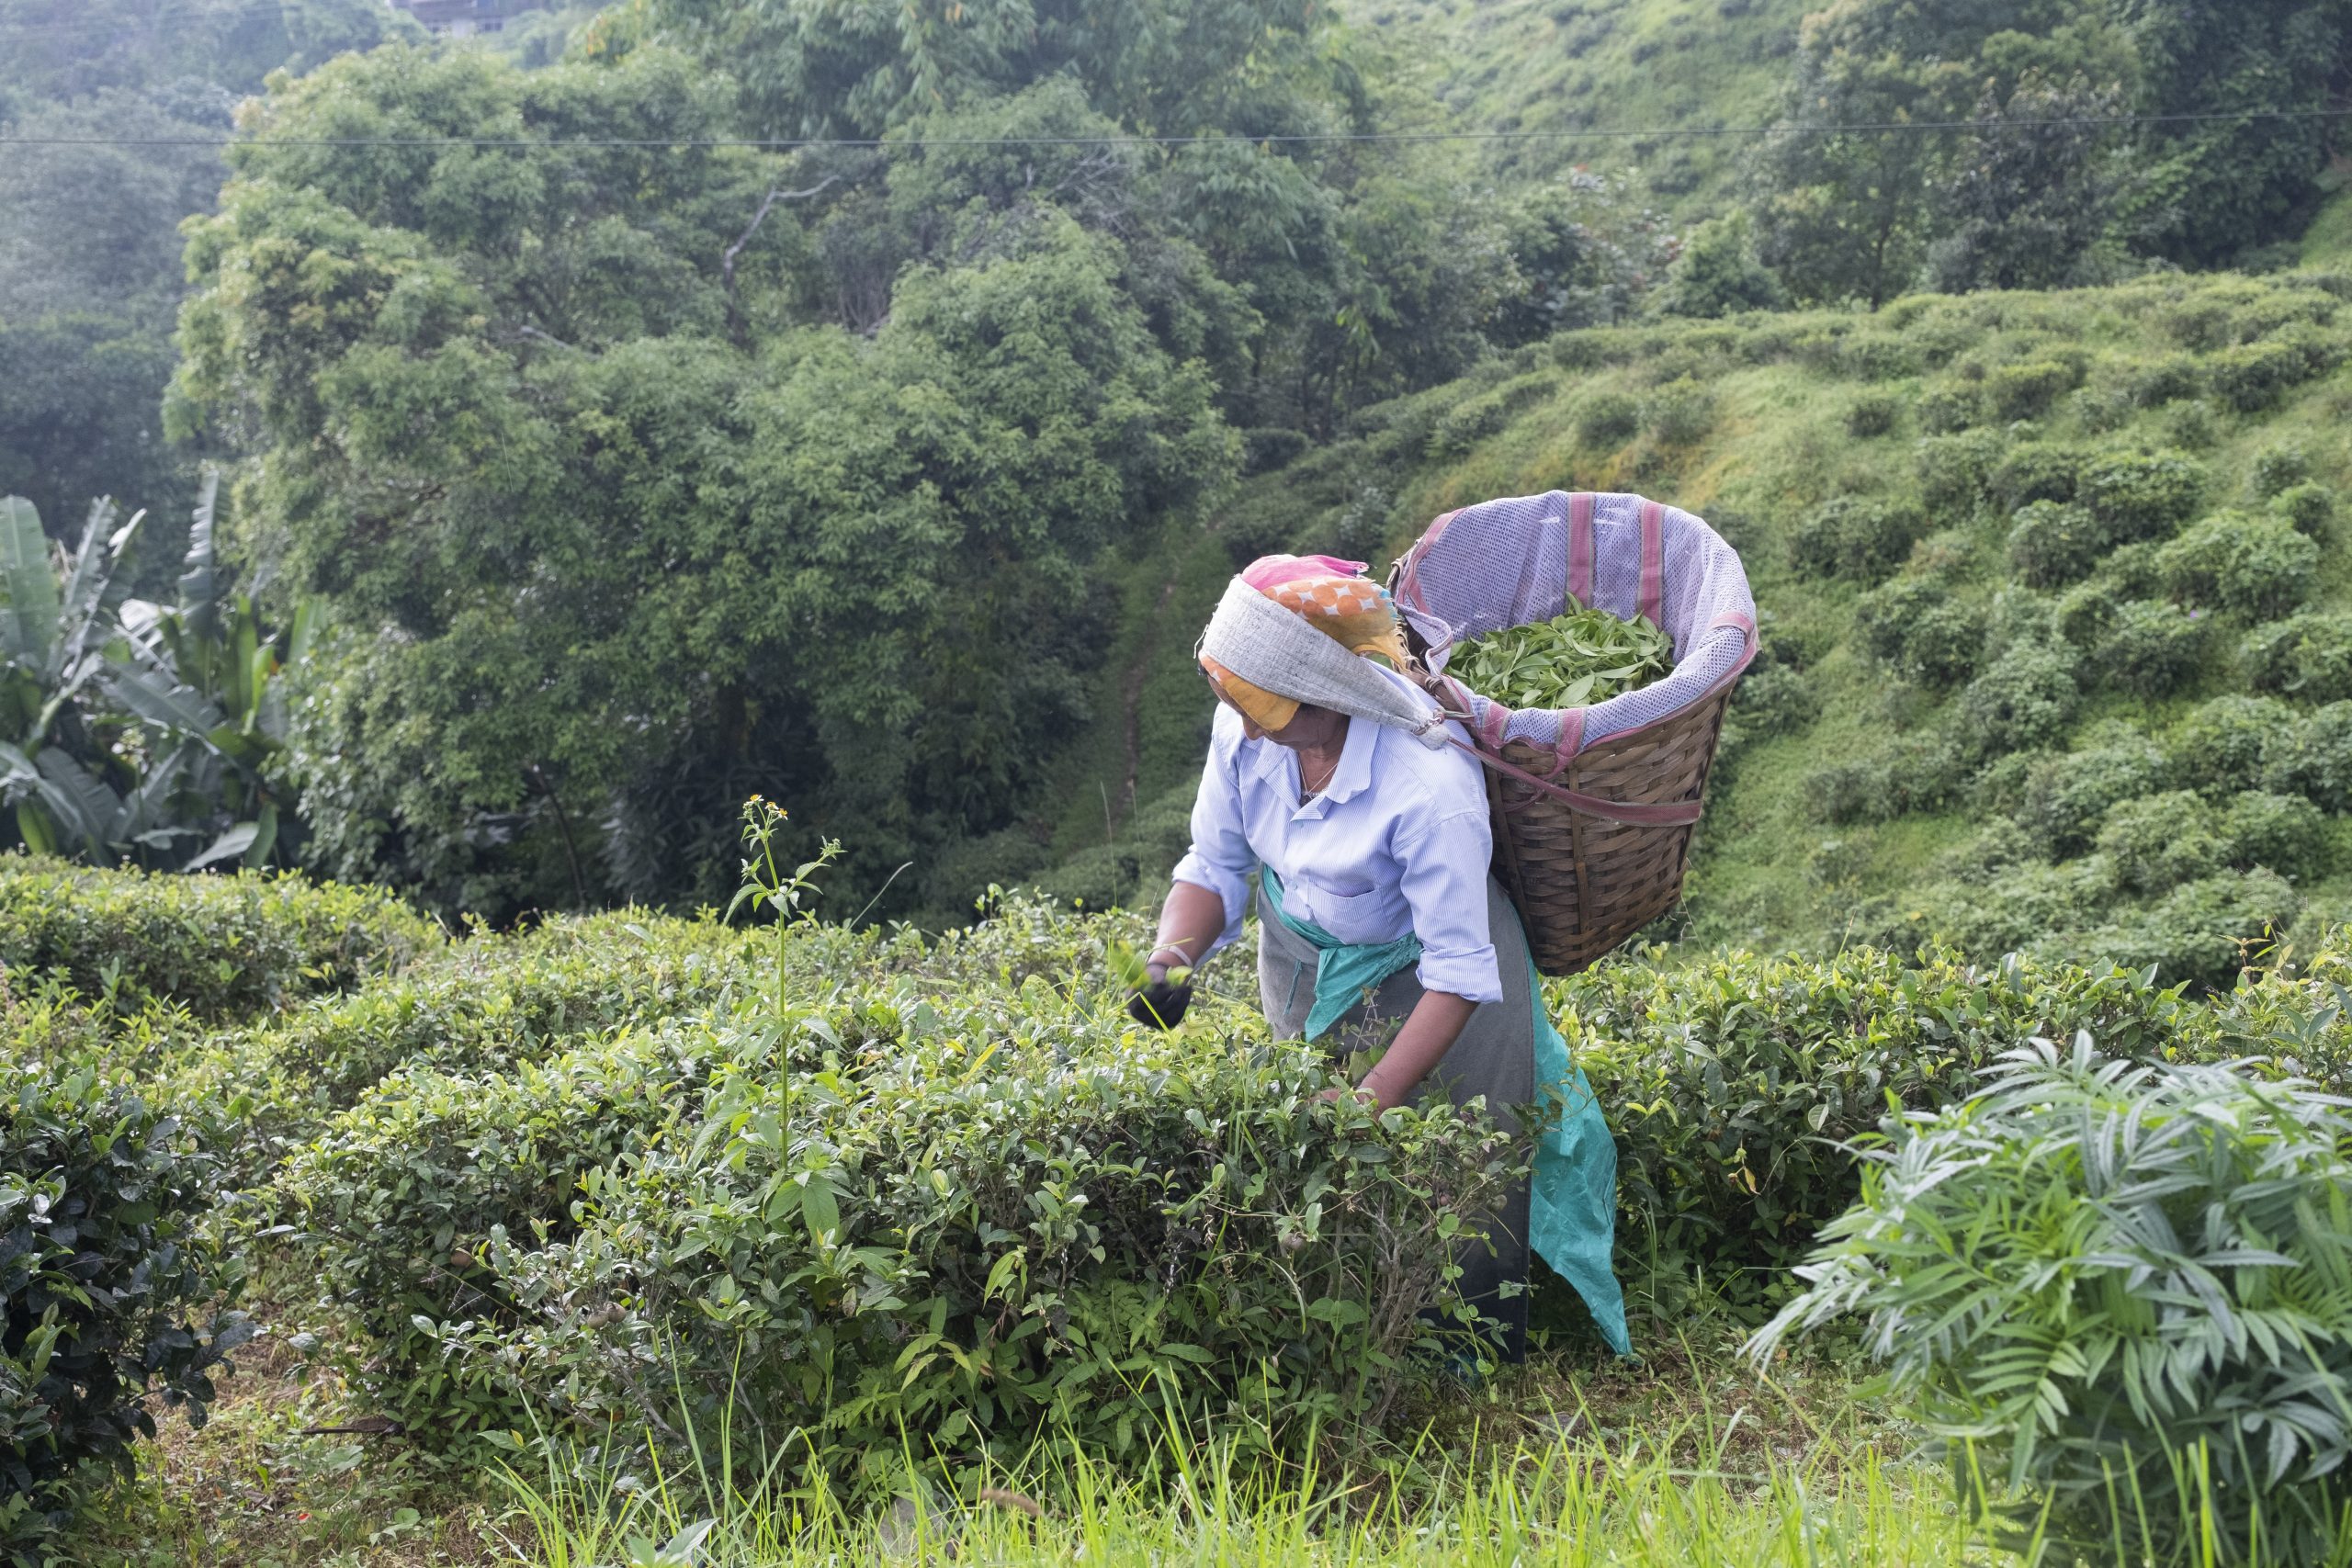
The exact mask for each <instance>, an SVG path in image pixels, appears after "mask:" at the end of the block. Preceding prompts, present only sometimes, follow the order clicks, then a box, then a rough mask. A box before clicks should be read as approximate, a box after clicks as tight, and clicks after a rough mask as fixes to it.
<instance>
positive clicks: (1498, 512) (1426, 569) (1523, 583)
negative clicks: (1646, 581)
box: [1397, 490, 1756, 749]
mask: <svg viewBox="0 0 2352 1568" xmlns="http://www.w3.org/2000/svg"><path fill="white" fill-rule="evenodd" d="M1643 504H1644V503H1643V498H1642V497H1640V496H1638V495H1629V494H1625V493H1623V492H1613V493H1604V494H1600V495H1597V496H1595V497H1594V500H1593V573H1592V586H1593V593H1592V597H1593V602H1594V603H1595V604H1599V605H1600V608H1602V609H1604V610H1606V611H1608V612H1609V613H1610V614H1611V615H1619V616H1623V617H1624V618H1626V619H1631V618H1632V617H1633V616H1634V614H1635V613H1636V612H1637V610H1638V608H1639V603H1640V597H1641V570H1642V530H1641V515H1642V506H1643ZM1568 511H1569V501H1568V493H1567V492H1566V491H1557V490H1555V491H1549V492H1547V493H1545V494H1543V495H1525V496H1512V497H1509V498H1506V499H1504V500H1500V501H1487V502H1480V503H1479V504H1477V505H1476V506H1465V507H1464V508H1463V509H1462V510H1461V511H1459V512H1456V513H1453V514H1452V515H1451V516H1449V517H1446V518H1443V519H1441V520H1440V522H1439V523H1438V524H1434V525H1431V527H1430V533H1428V534H1424V535H1423V536H1421V542H1420V543H1419V545H1416V546H1415V547H1414V551H1413V554H1411V555H1408V556H1407V557H1406V558H1405V570H1403V571H1401V572H1400V573H1399V579H1400V581H1399V583H1398V588H1399V592H1398V594H1397V603H1398V607H1399V608H1400V609H1402V610H1403V611H1404V613H1405V616H1406V618H1407V619H1408V620H1409V621H1410V622H1412V624H1413V626H1414V628H1415V629H1416V630H1417V631H1419V633H1420V635H1421V637H1422V638H1423V640H1425V641H1426V642H1427V643H1428V644H1429V646H1430V654H1429V662H1430V668H1431V669H1433V670H1437V671H1443V669H1444V668H1445V660H1446V659H1447V658H1448V657H1449V656H1450V655H1451V654H1452V652H1453V644H1454V642H1456V641H1457V640H1461V639H1466V638H1469V637H1483V636H1485V635H1486V634H1487V633H1488V632H1490V631H1494V630H1496V629H1497V628H1498V627H1501V626H1524V625H1526V624H1527V623H1528V622H1530V621H1544V620H1549V619H1551V618H1552V617H1553V616H1554V615H1558V614H1559V613H1560V611H1561V610H1562V608H1563V607H1564V606H1565V604H1566V599H1567V585H1568ZM1663 524H1664V527H1663V542H1664V549H1663V565H1664V569H1665V570H1664V576H1663V582H1664V589H1665V592H1664V604H1663V607H1662V615H1663V621H1662V625H1663V626H1664V627H1665V629H1666V633H1667V635H1668V637H1671V638H1672V639H1673V642H1674V659H1675V664H1674V672H1673V673H1672V674H1671V675H1668V677H1667V678H1666V679H1665V680H1663V681H1659V682H1655V683H1654V684H1651V685H1647V686H1644V687H1643V688H1642V689H1641V690H1639V691H1635V692H1627V693H1625V694H1623V695H1622V696H1616V697H1611V698H1610V699H1609V700H1608V701H1607V702H1605V703H1598V704H1595V705H1593V706H1591V707H1589V708H1587V709H1585V710H1584V729H1583V733H1582V736H1581V739H1580V740H1579V742H1578V748H1579V749H1581V748H1582V747H1583V746H1589V745H1590V744H1591V743H1592V742H1594V741H1596V740H1599V739H1602V738H1603V737H1605V736H1611V735H1622V734H1623V733H1625V732H1626V731H1627V730H1630V729H1638V728H1641V727H1642V726H1644V725H1645V724H1652V723H1655V722H1657V720H1659V719H1662V718H1666V717H1668V716H1670V715H1672V714H1674V713H1676V712H1678V711H1679V710H1680V709H1682V708H1684V707H1686V706H1688V705H1691V703H1694V702H1696V701H1698V700H1699V699H1700V698H1701V697H1703V696H1705V695H1706V694H1708V693H1709V692H1711V691H1713V690H1714V688H1715V687H1717V686H1718V685H1720V684H1721V683H1722V682H1724V681H1725V680H1727V679H1729V678H1730V677H1731V676H1733V675H1735V674H1736V673H1737V672H1738V671H1740V670H1741V669H1742V668H1743V667H1744V666H1745V665H1746V664H1747V660H1748V659H1749V657H1750V656H1751V655H1752V654H1753V652H1754V649H1755V646H1756V633H1755V626H1756V600H1755V598H1754V596H1753V595H1751V594H1750V593H1749V592H1748V589H1747V571H1746V570H1744V569H1743V568H1742V567H1741V566H1740V564H1739V554H1738V552H1737V551H1736V550H1734V549H1733V548H1732V547H1730V546H1729V545H1727V544H1725V543H1724V541H1723V538H1722V536H1720V535H1718V534H1717V533H1716V532H1715V531H1714V530H1713V528H1710V527H1708V526H1707V525H1706V524H1704V523H1703V522H1702V521H1700V520H1699V519H1698V518H1696V517H1693V516H1692V515H1691V513H1687V512H1684V511H1681V510H1680V509H1679V508H1677V507H1672V506H1669V507H1667V508H1665V509H1664V517H1663ZM1432 536H1434V537H1432ZM1416 591H1417V592H1416ZM1726 617H1729V618H1731V619H1730V620H1729V622H1728V623H1727V622H1726V619H1725V618H1726ZM1470 702H1471V714H1472V716H1473V718H1474V719H1475V720H1476V721H1478V723H1474V724H1473V726H1472V728H1473V729H1474V730H1476V729H1478V728H1479V725H1480V724H1483V723H1484V722H1485V721H1486V720H1487V716H1488V710H1489V709H1490V708H1491V707H1492V706H1493V705H1492V704H1490V703H1488V702H1487V699H1486V698H1484V697H1480V696H1476V695H1473V696H1472V697H1471V699H1470ZM1561 728H1562V719H1561V714H1560V711H1559V710H1556V709H1542V710H1533V709H1531V710H1529V711H1526V712H1513V713H1511V715H1510V717H1509V719H1508V720H1507V721H1506V722H1505V724H1504V726H1503V735H1504V738H1505V739H1511V740H1526V741H1529V742H1532V743H1533V744H1535V745H1539V746H1550V747H1557V746H1558V745H1559V743H1560V734H1561Z"/></svg>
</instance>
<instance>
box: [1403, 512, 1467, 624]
mask: <svg viewBox="0 0 2352 1568" xmlns="http://www.w3.org/2000/svg"><path fill="white" fill-rule="evenodd" d="M1461 515H1462V509H1461V508H1460V507H1458V506H1457V507H1455V508H1454V509H1453V511H1451V512H1448V513H1444V514H1443V515H1442V516H1440V517H1439V518H1438V520H1437V521H1436V522H1434V523H1432V524H1430V525H1429V531H1428V532H1427V533H1425V534H1423V535H1422V536H1420V538H1419V540H1417V541H1415V543H1414V545H1413V547H1412V548H1411V549H1409V550H1408V551H1406V552H1405V558H1404V559H1403V560H1401V561H1399V562H1397V592H1399V593H1402V594H1403V595H1404V596H1405V597H1406V598H1407V599H1409V600H1410V601H1412V604H1413V608H1414V609H1416V610H1419V612H1421V614H1423V615H1428V614H1429V613H1430V606H1429V601H1428V600H1426V599H1424V598H1422V597H1421V558H1422V557H1423V556H1425V555H1427V554H1429V550H1430V546H1431V545H1434V544H1436V543H1437V540H1438V536H1439V535H1441V534H1442V533H1444V532H1445V525H1447V524H1449V523H1451V522H1453V520H1454V519H1455V518H1456V517H1459V516H1461Z"/></svg>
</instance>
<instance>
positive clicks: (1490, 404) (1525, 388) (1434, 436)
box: [1427, 370, 1560, 458]
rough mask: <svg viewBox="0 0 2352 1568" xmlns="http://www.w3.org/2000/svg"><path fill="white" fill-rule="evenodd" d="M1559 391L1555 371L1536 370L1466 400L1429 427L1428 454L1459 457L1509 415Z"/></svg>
mask: <svg viewBox="0 0 2352 1568" xmlns="http://www.w3.org/2000/svg"><path fill="white" fill-rule="evenodd" d="M1559 389H1560V378H1559V376H1558V374H1557V373H1556V372H1555V371H1549V370H1545V371H1538V372H1537V373H1535V374H1533V375H1530V376H1521V377H1517V378H1513V379H1511V380H1509V381H1506V382H1504V383H1503V384H1502V385H1501V386H1499V387H1497V388H1495V389H1493V390H1492V391H1488V392H1483V393H1481V394H1479V395H1478V396H1477V397H1475V398H1468V399H1465V400H1463V401H1461V402H1459V403H1457V404H1455V405H1454V406H1453V408H1451V409H1449V410H1447V411H1446V412H1444V413H1442V414H1440V415H1439V416H1438V418H1437V420H1436V422H1435V423H1433V424H1431V425H1430V434H1429V444H1428V448H1427V450H1428V455H1429V456H1430V457H1439V458H1443V457H1459V456H1460V455H1461V454H1463V453H1464V452H1467V451H1469V450H1470V448H1471V447H1473V446H1476V445H1477V444H1478V443H1479V442H1481V441H1483V440H1485V439H1486V438H1487V436H1489V435H1492V434H1495V433H1496V432H1497V431H1498V430H1501V429H1502V428H1503V427H1504V426H1506V425H1508V424H1509V423H1510V422H1511V418H1512V416H1513V415H1515V414H1517V413H1519V412H1521V410H1522V409H1526V408H1528V407H1530V406H1532V404H1535V403H1538V402H1541V401H1542V400H1544V399H1545V398H1547V397H1550V396H1551V395H1552V394H1553V393H1554V392H1556V391H1558V390H1559Z"/></svg>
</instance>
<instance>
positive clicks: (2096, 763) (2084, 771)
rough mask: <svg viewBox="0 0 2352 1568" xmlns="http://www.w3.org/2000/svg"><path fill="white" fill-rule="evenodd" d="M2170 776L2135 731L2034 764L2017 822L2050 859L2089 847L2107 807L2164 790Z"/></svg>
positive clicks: (2168, 769)
mask: <svg viewBox="0 0 2352 1568" xmlns="http://www.w3.org/2000/svg"><path fill="white" fill-rule="evenodd" d="M2171 776H2172V770H2171V766H2170V764H2169V762H2168V761H2166V760H2165V755H2164V753H2163V752H2161V751H2159V750H2157V749H2156V746H2155V743H2154V741H2151V740H2149V739H2147V738H2146V737H2145V736H2143V735H2140V734H2138V733H2136V732H2131V733H2128V734H2124V735H2118V736H2116V737H2115V738H2114V739H2110V740H2109V742H2108V743H2107V744H2105V745H2098V746H2090V747H2086V748H2085V749H2084V750H2080V751H2074V752H2070V753H2068V754H2066V755H2064V756H2062V757H2046V758H2043V759H2041V760H2040V761H2036V762H2035V763H2034V764H2033V765H2032V768H2031V770H2030V772H2029V773H2027V775H2026V782H2025V789H2024V798H2023V799H2022V801H2021V802H2020V803H2019V806H2018V821H2019V823H2020V824H2022V825H2023V826H2024V827H2025V829H2026V830H2027V831H2029V832H2030V833H2031V834H2033V835H2034V837H2035V838H2036V839H2038V840H2040V841H2041V843H2042V845H2043V846H2044V847H2045V849H2046V850H2047V852H2049V853H2051V854H2052V855H2071V854H2077V853H2080V852H2083V851H2085V850H2086V849H2088V848H2090V845H2091V840H2093V839H2094V838H2096V837H2097V836H2098V829H2099V825H2100V824H2101V823H2102V822H2103V821H2105V820H2106V818H2107V814H2108V812H2109V809H2110V808H2112V807H2115V806H2117V805H2118V804H2120V802H2123V801H2126V800H2131V799H2133V798H2135V797H2136V796H2140V795H2153V794H2154V793H2156V792H2157V791H2159V790H2161V789H2163V788H2164V787H2165V784H2166V783H2167V782H2168V781H2169V780H2170V778H2171Z"/></svg>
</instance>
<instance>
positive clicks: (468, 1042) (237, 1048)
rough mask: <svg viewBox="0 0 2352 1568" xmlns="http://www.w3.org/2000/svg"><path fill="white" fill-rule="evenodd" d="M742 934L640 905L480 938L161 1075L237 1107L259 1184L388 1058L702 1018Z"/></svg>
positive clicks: (736, 963) (474, 1056)
mask: <svg viewBox="0 0 2352 1568" xmlns="http://www.w3.org/2000/svg"><path fill="white" fill-rule="evenodd" d="M751 941H752V939H750V938H747V936H746V934H745V933H743V932H741V931H730V930H729V929H728V928H726V927H724V926H719V925H716V924H712V923H709V922H697V921H689V920H680V919H666V918H662V917H658V916H651V915H646V914H642V913H640V912H637V911H628V912H623V913H618V914H612V915H599V916H595V917H593V918H590V919H569V920H564V921H560V922H558V923H555V924H550V925H547V926H543V927H540V928H539V929H538V930H537V931H531V932H527V933H526V934H524V935H522V936H520V937H513V938H507V937H495V936H491V935H488V934H486V933H478V934H477V935H475V936H474V937H473V938H472V939H471V940H469V941H466V942H457V943H453V944H451V945H450V946H449V947H447V948H446V949H444V950H442V951H440V952H438V953H434V954H432V955H431V956H429V957H427V958H425V959H423V960H420V961H418V962H416V963H414V964H411V965H410V966H409V967H408V968H407V969H406V970H404V971H402V972H401V974H400V975H399V976H394V977H392V978H390V979H388V980H385V981H382V982H379V983H378V984H376V985H372V986H368V987H364V988H362V989H361V990H359V991H356V992H355V993H353V994H351V995H349V996H345V997H336V998H322V999H318V1000H314V1001H312V1002H310V1003H308V1004H307V1005H305V1006H304V1007H302V1008H300V1009H299V1010H294V1011H291V1012H288V1013H286V1014H283V1015H281V1016H280V1017H279V1018H277V1020H274V1021H271V1022H270V1023H269V1024H267V1025H266V1026H264V1027H261V1028H256V1029H249V1030H237V1031H231V1032H225V1033H222V1034H220V1035H219V1036H217V1037H216V1038H214V1039H212V1040H209V1041H208V1042H206V1043H203V1044H202V1045H201V1046H200V1047H198V1048H196V1049H183V1050H180V1051H178V1052H176V1053H175V1054H174V1055H172V1056H171V1057H170V1058H169V1059H168V1061H166V1062H164V1064H162V1066H161V1068H160V1070H162V1071H164V1073H165V1074H166V1075H167V1076H168V1077H169V1078H170V1079H171V1081H173V1082H174V1083H175V1085H177V1086H178V1087H179V1089H181V1091H182V1092H183V1093H184V1094H187V1095H191V1096H193V1095H198V1094H201V1095H204V1096H207V1097H209V1098H210V1099H211V1100H213V1102H214V1103H217V1104H219V1105H220V1106H221V1107H223V1108H224V1109H225V1110H227V1111H229V1112H230V1113H231V1115H232V1119H233V1121H234V1122H235V1124H236V1126H237V1129H238V1134H239V1135H238V1141H237V1149H236V1153H235V1156H234V1159H235V1163H236V1166H237V1168H238V1170H239V1172H240V1173H241V1174H243V1175H244V1176H247V1177H249V1178H251V1179H259V1178H260V1176H261V1175H262V1173H263V1172H265V1171H266V1169H267V1168H268V1167H269V1165H270V1164H271V1163H272V1162H273V1161H274V1160H275V1159H276V1158H277V1156H278V1155H279V1154H280V1153H281V1152H282V1149H281V1147H280V1145H282V1144H283V1143H284V1142H285V1141H286V1140H288V1139H300V1138H306V1137H308V1136H310V1135H311V1133H313V1132H314V1131H315V1130H316V1129H317V1127H318V1125H319V1123H320V1122H322V1120H323V1119H324V1118H325V1117H327V1116H328V1115H330V1114H332V1113H333V1112H334V1111H339V1110H342V1109H344V1108H345V1107H348V1106H350V1105H351V1104H352V1103H353V1102H354V1101H355V1100H357V1099H358V1097H359V1095H360V1093H361V1092H362V1091H363V1090H365V1089H368V1087H369V1086H370V1085H372V1084H374V1083H376V1082H377V1081H378V1080H379V1079H381V1078H383V1077H385V1076H386V1075H388V1074H390V1073H391V1072H392V1071H393V1070H394V1069H396V1068H400V1067H403V1066H405V1067H410V1068H424V1067H434V1068H439V1069H442V1070H445V1071H449V1072H458V1073H498V1072H504V1071H507V1070H509V1069H510V1068H512V1067H514V1066H517V1065H518V1064H521V1063H526V1062H537V1061H541V1060H544V1059H546V1058H548V1057H550V1056H553V1055H559V1054H560V1053H561V1052H562V1051H564V1050H566V1049H569V1048H571V1046H573V1045H576V1044H579V1043H584V1042H586V1041H590V1040H594V1039H595V1038H597V1037H599V1036H601V1035H602V1034H604V1033H605V1032H607V1031H609V1030H613V1029H616V1028H621V1027H625V1026H628V1025H631V1024H636V1023H642V1022H650V1021H658V1020H661V1019H664V1018H671V1017H676V1016H680V1015H685V1014H694V1013H698V1012H700V1011H702V1010H705V1009H707V1007H709V1006H711V1005H712V1004H713V1003H715V1002H717V1001H718V1000H719V999H720V998H722V997H723V996H724V995H725V994H726V993H727V992H728V991H729V989H730V988H741V987H743V986H744V985H745V984H746V982H747V981H748V980H749V977H750V975H751V957H750V953H749V952H748V951H747V949H748V946H749V944H750V942H751Z"/></svg>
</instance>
